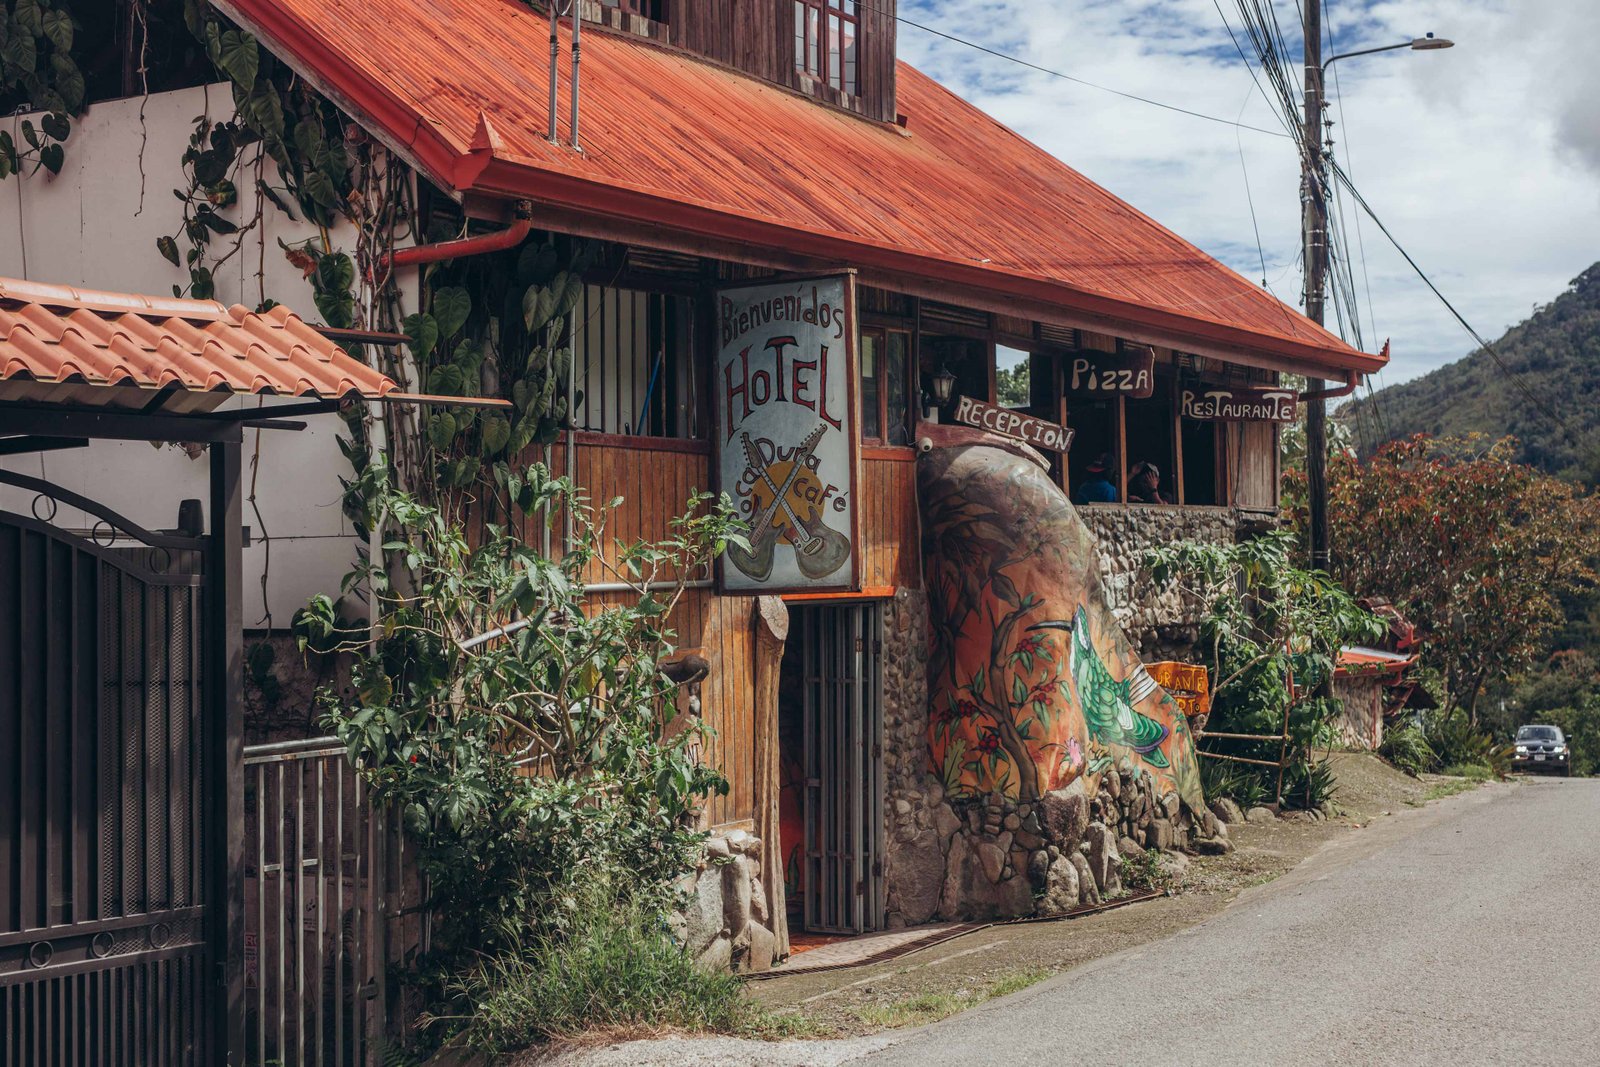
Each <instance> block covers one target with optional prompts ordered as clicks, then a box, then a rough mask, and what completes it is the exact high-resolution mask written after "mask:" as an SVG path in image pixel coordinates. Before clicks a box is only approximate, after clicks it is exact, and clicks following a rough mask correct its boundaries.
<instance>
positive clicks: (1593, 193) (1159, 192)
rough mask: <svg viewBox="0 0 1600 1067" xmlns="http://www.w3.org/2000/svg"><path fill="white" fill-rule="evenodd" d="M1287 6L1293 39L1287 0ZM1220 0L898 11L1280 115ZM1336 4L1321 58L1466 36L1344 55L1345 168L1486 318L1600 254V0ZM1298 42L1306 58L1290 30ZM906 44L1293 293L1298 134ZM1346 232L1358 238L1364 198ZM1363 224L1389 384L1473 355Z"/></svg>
mask: <svg viewBox="0 0 1600 1067" xmlns="http://www.w3.org/2000/svg"><path fill="white" fill-rule="evenodd" d="M1277 3H1278V18H1279V21H1280V23H1281V25H1282V27H1283V30H1284V32H1285V34H1286V35H1287V36H1290V37H1291V38H1294V37H1297V36H1298V33H1299V25H1300V23H1299V16H1298V13H1297V11H1298V9H1297V7H1296V4H1295V2H1294V0H1277ZM1218 6H1220V7H1221V10H1222V11H1223V12H1224V13H1226V14H1227V16H1228V19H1229V21H1230V22H1231V23H1232V25H1233V27H1234V30H1235V32H1238V31H1239V28H1240V22H1239V18H1238V14H1237V5H1236V0H901V3H900V13H901V14H902V16H904V17H906V18H908V19H912V20H914V21H917V22H921V23H925V24H927V25H930V26H935V27H937V28H939V29H940V30H943V31H945V32H947V33H950V34H952V35H955V36H958V37H961V38H964V39H967V40H971V41H976V42H979V43H982V44H984V45H986V46H988V47H990V48H993V49H995V50H997V51H1001V52H1005V53H1007V54H1010V55H1015V56H1019V57H1021V58H1023V59H1026V60H1028V61H1029V62H1032V63H1036V64H1039V65H1040V66H1044V67H1049V68H1051V69H1054V70H1059V71H1063V72H1065V73H1068V74H1071V75H1073V76H1075V77H1079V78H1084V79H1087V80H1089V81H1092V82H1096V83H1099V84H1100V85H1104V86H1109V87H1112V88H1115V89H1118V90H1121V91H1124V92H1127V93H1133V94H1137V95H1140V96H1145V97H1149V98H1151V99H1154V100H1159V101H1163V102H1168V103H1172V104H1177V105H1180V106H1182V107H1185V108H1189V109H1192V110H1195V111H1200V112H1204V113H1207V114H1210V115H1216V116H1221V117H1224V118H1227V119H1230V120H1234V121H1237V122H1240V123H1245V124H1248V125H1251V126H1258V127H1262V128H1265V129H1279V128H1281V127H1280V126H1279V124H1278V120H1277V119H1276V118H1275V116H1274V113H1273V111H1272V110H1271V109H1270V108H1269V107H1268V105H1267V103H1266V101H1265V100H1264V99H1263V97H1262V96H1261V94H1260V92H1258V91H1257V89H1256V87H1255V84H1254V83H1253V81H1252V80H1251V76H1250V74H1249V72H1248V71H1247V70H1246V68H1245V66H1244V64H1243V62H1242V61H1241V60H1240V58H1239V54H1238V52H1237V51H1236V50H1235V48H1234V45H1233V43H1232V42H1231V41H1230V40H1229V37H1228V31H1227V30H1226V29H1225V28H1224V26H1223V19H1222V16H1221V15H1219V13H1218ZM1325 11H1326V16H1325V18H1326V21H1327V30H1328V33H1327V36H1328V38H1329V43H1328V45H1327V46H1326V48H1327V51H1325V55H1331V54H1333V53H1335V52H1347V51H1352V50H1355V49H1359V48H1368V47H1374V46H1377V45H1383V44H1392V43H1396V42H1399V41H1405V40H1409V39H1410V38H1412V37H1414V36H1419V35H1421V34H1424V33H1427V32H1429V31H1432V32H1434V33H1437V34H1438V35H1439V36H1441V37H1448V38H1450V39H1452V40H1454V41H1455V42H1456V47H1455V48H1453V49H1450V50H1447V51H1434V52H1412V51H1409V50H1402V51H1397V52H1391V53H1385V54H1380V55H1375V56H1363V57H1359V58H1352V59H1348V60H1341V61H1340V62H1339V63H1337V64H1335V66H1334V67H1333V72H1334V74H1332V75H1330V78H1329V86H1328V87H1329V92H1330V94H1331V95H1333V96H1334V97H1335V100H1334V103H1333V107H1332V109H1331V116H1332V118H1333V119H1334V120H1335V121H1336V122H1337V125H1336V126H1335V127H1334V129H1333V137H1334V139H1335V141H1336V147H1335V151H1336V153H1337V155H1338V157H1339V159H1340V162H1341V164H1342V165H1343V166H1344V167H1345V169H1346V170H1347V171H1348V172H1350V173H1351V174H1352V175H1353V177H1354V180H1355V183H1356V185H1357V187H1358V188H1359V189H1361V191H1362V193H1363V195H1364V196H1365V197H1366V198H1367V201H1368V202H1369V203H1370V204H1371V205H1372V207H1373V209H1374V210H1375V211H1376V212H1377V213H1378V214H1379V216H1380V217H1381V218H1383V220H1384V221H1385V223H1386V224H1387V225H1388V226H1389V228H1390V230H1391V231H1393V232H1394V234H1395V236H1396V237H1397V238H1398V239H1399V240H1400V242H1401V243H1402V244H1403V245H1405V246H1406V248H1407V250H1408V251H1410V252H1411V254H1412V255H1413V256H1414V257H1415V258H1416V259H1417V260H1418V262H1419V263H1420V264H1421V265H1422V267H1423V268H1424V269H1425V270H1427V271H1428V272H1429V274H1430V275H1431V276H1432V277H1433V279H1434V281H1435V283H1436V284H1438V285H1439V287H1440V288H1441V289H1442V290H1443V291H1444V292H1445V294H1446V295H1447V296H1449V297H1450V299H1451V300H1452V301H1453V302H1454V303H1455V304H1456V306H1457V308H1459V309H1460V310H1461V312H1462V313H1463V314H1464V315H1465V316H1466V317H1467V319H1468V320H1469V321H1470V322H1472V323H1473V325H1475V326H1476V327H1477V328H1478V330H1479V332H1480V333H1482V334H1483V335H1484V336H1486V337H1488V338H1490V339H1493V338H1495V337H1498V336H1499V335H1500V334H1501V333H1502V332H1503V331H1504V330H1505V328H1506V327H1507V326H1510V325H1512V324H1514V323H1516V322H1519V321H1520V320H1522V319H1523V318H1525V317H1526V316H1527V315H1528V314H1529V312H1530V311H1532V309H1533V305H1535V304H1537V303H1544V302H1547V301H1549V300H1550V299H1552V298H1553V297H1554V296H1556V295H1557V294H1558V293H1559V292H1561V290H1562V289H1563V288H1564V287H1565V286H1566V284H1567V282H1568V281H1570V280H1571V279H1572V278H1573V277H1575V276H1576V275H1577V274H1578V273H1580V272H1581V271H1582V270H1584V269H1585V268H1586V267H1588V266H1589V265H1590V264H1592V263H1594V262H1595V261H1596V260H1600V240H1597V238H1600V64H1596V63H1595V61H1594V59H1593V55H1592V51H1593V48H1594V43H1595V41H1597V40H1600V4H1597V3H1594V2H1593V0H1325ZM1240 40H1241V43H1243V44H1244V46H1245V48H1246V51H1247V52H1248V50H1249V45H1248V43H1247V42H1245V41H1244V39H1243V38H1242V37H1241V38H1240ZM1291 47H1293V48H1294V49H1295V50H1296V58H1298V48H1299V44H1298V41H1297V40H1291ZM900 55H901V57H902V58H904V59H906V60H908V61H909V62H911V63H912V64H914V65H916V66H918V67H920V68H922V69H923V70H925V71H927V72H929V73H930V74H932V75H933V76H934V77H936V78H938V79H939V80H940V81H941V82H943V83H944V84H946V85H947V86H949V87H950V88H952V89H953V90H955V91H956V92H958V93H960V94H961V95H962V96H964V97H966V98H967V99H969V100H971V101H973V102H974V103H976V104H977V105H978V106H980V107H982V108H983V109H984V110H986V111H988V112H990V113H991V114H993V115H995V116H996V117H998V118H999V119H1000V120H1001V121H1003V122H1005V123H1007V124H1008V125H1010V126H1011V127H1012V128H1013V129H1015V130H1017V131H1018V132H1020V133H1021V134H1023V135H1024V136H1026V137H1028V138H1030V139H1031V140H1033V141H1035V142H1037V143H1038V144H1040V145H1042V146H1043V147H1045V148H1046V149H1048V150H1049V151H1051V152H1053V153H1054V154H1055V155H1057V156H1059V157H1060V158H1061V159H1063V160H1065V161H1066V162H1068V163H1069V164H1071V165H1072V166H1073V167H1075V168H1077V169H1078V170H1080V171H1082V172H1083V173H1084V174H1086V175H1088V176H1089V177H1090V178H1092V179H1094V180H1095V181H1096V182H1099V183H1100V184H1101V185H1103V186H1105V187H1106V188H1108V189H1110V190H1111V191H1112V192H1114V193H1116V194H1117V195H1119V196H1121V197H1123V198H1124V199H1126V200H1128V201H1129V202H1130V203H1132V204H1134V205H1135V206H1137V207H1138V208H1140V209H1141V210H1143V211H1145V212H1146V213H1148V214H1150V215H1152V216H1154V217H1155V218H1156V219H1158V220H1160V221H1161V222H1162V223H1164V224H1165V225H1167V226H1168V227H1170V228H1171V229H1173V230H1175V231H1177V232H1178V233H1180V234H1182V235H1183V236H1184V237H1186V238H1188V239H1189V240H1191V241H1193V242H1195V243H1196V244H1198V245H1200V246H1201V247H1202V248H1204V249H1206V250H1207V251H1208V252H1210V253H1212V254H1213V255H1215V256H1217V257H1218V258H1220V259H1222V260H1223V261H1224V262H1226V263H1228V265H1230V266H1232V267H1233V268H1234V269H1236V270H1238V271H1240V272H1241V273H1243V274H1244V275H1245V276H1246V277H1248V278H1251V279H1252V280H1254V281H1260V280H1262V274H1263V272H1262V259H1263V257H1264V259H1265V263H1266V271H1265V277H1266V280H1267V282H1268V283H1269V285H1270V287H1271V288H1272V290H1273V292H1275V293H1276V294H1277V295H1278V296H1279V297H1281V298H1284V299H1285V300H1287V301H1289V302H1290V303H1291V304H1296V303H1298V300H1299V293H1300V273H1299V271H1300V267H1299V243H1300V237H1299V199H1298V183H1299V178H1298V169H1297V163H1296V158H1295V154H1294V150H1293V148H1292V146H1291V143H1290V142H1289V141H1288V140H1287V139H1285V138H1283V137H1275V136H1268V135H1266V134H1262V133H1256V132H1252V131H1249V130H1242V131H1241V130H1236V129H1235V128H1233V127H1231V126H1228V125H1223V124H1220V123H1215V122H1206V121H1202V120H1199V119H1195V118H1190V117H1188V116H1185V115H1180V114H1175V113H1173V112H1170V111H1164V110H1161V109H1159V108H1156V107H1151V106H1149V105H1147V104H1143V103H1138V102H1136V101H1132V100H1127V99H1124V98H1121V97H1118V96H1114V95H1111V94H1109V93H1105V92H1100V91H1097V90H1095V89H1091V88H1087V87H1085V86H1082V85H1078V84H1074V83H1072V82H1068V81H1064V80H1062V79H1059V78H1054V77H1051V76H1049V75H1046V74H1041V73H1037V72H1035V71H1031V70H1029V69H1027V68H1025V67H1022V66H1019V65H1017V64H1015V63H1010V62H1007V61H1005V60H1003V59H998V58H995V57H993V56H989V55H985V54H983V53H981V52H978V51H975V50H973V49H971V48H967V47H964V46H962V45H960V44H955V43H952V42H950V41H945V40H941V39H939V38H937V37H934V36H932V35H930V34H928V33H925V32H923V31H921V30H918V29H916V28H914V27H912V26H908V25H905V24H903V23H902V25H901V26H900ZM1334 75H1336V76H1337V80H1335V77H1334ZM1247 176H1248V178H1247ZM1247 181H1248V195H1247ZM1251 199H1253V200H1254V207H1255V224H1256V225H1258V226H1259V230H1260V235H1261V236H1260V247H1259V250H1258V246H1257V242H1256V236H1255V233H1256V226H1253V225H1252V219H1251V205H1250V201H1251ZM1347 229H1348V230H1349V234H1350V243H1351V245H1352V249H1353V250H1355V246H1356V245H1357V244H1358V235H1357V233H1356V231H1355V228H1354V216H1353V215H1352V216H1351V217H1350V221H1349V224H1348V226H1347ZM1359 238H1360V244H1363V245H1364V247H1365V278H1364V280H1363V273H1362V267H1361V263H1360V262H1359V260H1354V261H1353V262H1354V266H1355V273H1356V279H1357V286H1358V288H1359V290H1360V293H1361V314H1362V323H1363V328H1364V330H1365V334H1366V336H1365V340H1366V342H1367V345H1366V347H1367V348H1368V349H1369V350H1376V349H1377V348H1378V347H1379V346H1380V345H1381V344H1382V343H1383V340H1384V338H1386V337H1390V338H1393V345H1394V348H1393V357H1394V358H1393V362H1392V363H1391V364H1390V369H1389V370H1388V372H1387V373H1386V374H1385V375H1384V376H1383V378H1382V383H1383V384H1389V383H1393V382H1397V381H1403V380H1405V379H1406V378H1411V377H1415V376H1416V375H1418V374H1422V373H1424V372H1426V371H1428V370H1430V369H1432V368H1434V367H1436V366H1439V365H1440V364H1441V363H1447V362H1449V361H1450V360H1453V359H1456V358H1459V357H1460V356H1462V355H1463V354H1465V353H1466V352H1467V351H1469V350H1470V349H1471V347H1472V342H1471V341H1470V339H1469V338H1468V337H1467V336H1466V335H1465V334H1464V333H1463V332H1462V331H1461V328H1460V327H1459V326H1458V325H1457V324H1456V323H1455V322H1454V321H1453V320H1452V319H1451V318H1450V317H1449V314H1448V313H1447V312H1446V311H1445V309H1444V308H1443V307H1442V306H1441V305H1440V304H1439V302H1438V301H1437V300H1436V299H1435V298H1434V297H1433V296H1432V295H1431V294H1430V293H1429V292H1428V291H1427V290H1426V289H1425V288H1424V287H1423V285H1422V283H1421V282H1420V281H1419V280H1418V279H1417V278H1416V277H1415V275H1413V274H1412V273H1411V272H1410V269H1409V268H1408V267H1407V266H1406V265H1405V263H1404V261H1403V260H1401V258H1400V257H1399V256H1398V254H1396V253H1395V252H1394V251H1393V249H1392V248H1391V247H1389V245H1388V243H1387V242H1386V241H1385V239H1384V238H1383V236H1382V235H1381V234H1380V233H1379V232H1378V230H1377V228H1376V227H1375V226H1373V225H1371V224H1370V222H1369V221H1367V220H1363V225H1362V227H1361V231H1360V234H1359ZM1368 287H1370V291H1371V302H1370V308H1369V305H1368V302H1367V299H1366V292H1367V289H1368ZM1369 316H1370V317H1369Z"/></svg>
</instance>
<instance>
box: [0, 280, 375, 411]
mask: <svg viewBox="0 0 1600 1067" xmlns="http://www.w3.org/2000/svg"><path fill="white" fill-rule="evenodd" d="M18 377H26V378H31V379H33V380H35V381H39V382H67V381H75V380H77V381H84V382H88V383H90V384H93V385H136V386H140V387H143V388H147V389H158V388H161V387H163V386H166V385H169V384H177V385H179V386H181V387H183V388H185V389H195V390H204V391H213V390H217V391H224V392H234V393H275V394H282V395H287V396H306V397H324V398H336V397H342V396H347V395H351V394H357V395H360V396H365V397H380V396H384V395H385V394H387V393H389V392H390V391H392V390H393V389H394V388H395V383H394V382H393V381H392V380H390V379H389V378H388V377H386V376H384V375H383V374H380V373H378V372H377V371H376V370H373V369H372V368H371V367H368V366H365V365H363V364H362V363H360V362H358V361H357V360H355V359H353V358H351V356H350V355H349V354H348V353H346V352H345V351H344V350H343V349H341V348H340V347H339V346H338V345H336V344H335V343H334V342H332V341H330V340H328V339H326V338H324V337H323V336H322V335H321V334H319V333H317V332H316V331H315V330H314V329H312V328H311V327H310V326H309V325H307V324H306V323H305V321H304V320H302V319H301V318H300V317H299V316H298V315H295V314H294V313H293V312H292V311H290V310H289V309H288V308H286V307H283V306H282V305H279V306H278V307H275V308H273V309H272V310H270V311H268V312H265V313H262V314H257V313H256V312H253V311H250V310H249V309H248V308H244V307H241V306H238V305H235V306H233V307H225V306H224V305H222V304H220V303H217V302H216V301H212V300H177V299H172V300H168V299H163V298H160V297H150V296H139V295H136V294H132V293H107V292H97V291H94V290H89V289H76V288H73V287H71V286H65V285H47V284H43V283H40V282H28V281H18V280H15V279H10V278H0V378H18Z"/></svg>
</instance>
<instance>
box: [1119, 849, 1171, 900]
mask: <svg viewBox="0 0 1600 1067" xmlns="http://www.w3.org/2000/svg"><path fill="white" fill-rule="evenodd" d="M1120 867H1121V870H1120V872H1119V873H1120V874H1121V876H1122V885H1123V888H1125V889H1141V890H1142V889H1168V888H1170V887H1171V886H1172V875H1171V874H1169V873H1167V869H1166V868H1165V867H1163V866H1162V865H1161V853H1160V852H1158V851H1157V850H1155V849H1153V848H1152V849H1147V850H1146V851H1145V852H1144V853H1143V854H1142V855H1141V856H1140V857H1139V858H1138V859H1136V860H1134V859H1129V858H1128V857H1127V856H1123V857H1122V862H1121V864H1120Z"/></svg>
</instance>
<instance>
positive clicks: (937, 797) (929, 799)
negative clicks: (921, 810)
mask: <svg viewBox="0 0 1600 1067" xmlns="http://www.w3.org/2000/svg"><path fill="white" fill-rule="evenodd" d="M922 800H923V803H924V804H926V805H927V806H928V807H930V808H937V807H938V806H939V805H940V804H943V803H944V783H943V782H941V781H939V780H938V779H932V780H930V781H929V782H928V791H927V792H926V793H924V794H923V797H922Z"/></svg>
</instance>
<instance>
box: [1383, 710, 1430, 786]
mask: <svg viewBox="0 0 1600 1067" xmlns="http://www.w3.org/2000/svg"><path fill="white" fill-rule="evenodd" d="M1378 755H1380V756H1382V757H1383V758H1384V759H1386V760H1388V761H1389V762H1390V763H1392V764H1394V765H1395V766H1396V767H1398V768H1399V769H1400V770H1402V771H1405V772H1406V773H1407V774H1409V775H1411V776H1412V777H1413V778H1415V777H1416V776H1417V775H1419V774H1422V773H1423V772H1424V771H1431V770H1432V769H1433V768H1434V767H1437V766H1438V765H1439V757H1438V756H1437V755H1436V754H1435V753H1434V751H1433V749H1432V748H1431V747H1430V746H1429V745H1428V738H1427V735H1426V734H1424V733H1423V732H1422V729H1421V728H1420V727H1418V726H1416V725H1414V724H1410V723H1408V724H1406V725H1405V726H1401V727H1398V728H1396V729H1393V730H1389V731H1387V732H1386V733H1385V734H1384V735H1383V743H1382V744H1381V745H1379V746H1378Z"/></svg>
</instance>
